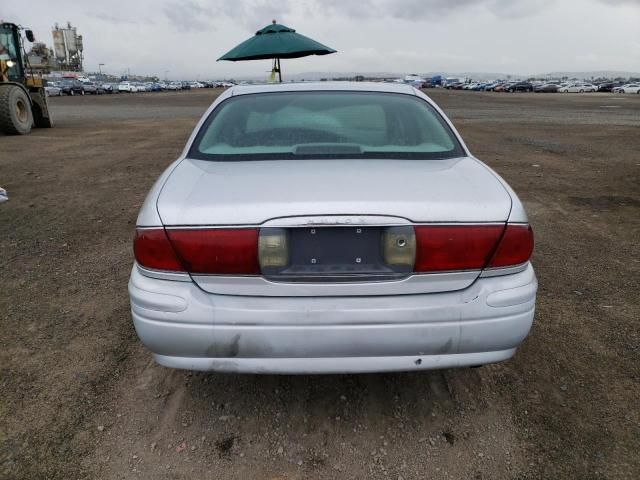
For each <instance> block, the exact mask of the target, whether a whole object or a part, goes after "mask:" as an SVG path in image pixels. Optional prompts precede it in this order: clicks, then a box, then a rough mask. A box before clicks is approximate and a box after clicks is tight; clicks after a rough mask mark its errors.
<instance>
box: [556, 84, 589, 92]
mask: <svg viewBox="0 0 640 480" xmlns="http://www.w3.org/2000/svg"><path fill="white" fill-rule="evenodd" d="M558 91H559V92H561V93H590V92H595V91H596V86H595V85H592V84H591V83H570V84H568V85H565V86H564V87H560V88H559V89H558Z"/></svg>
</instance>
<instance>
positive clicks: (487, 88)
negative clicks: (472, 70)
mask: <svg viewBox="0 0 640 480" xmlns="http://www.w3.org/2000/svg"><path fill="white" fill-rule="evenodd" d="M503 83H504V82H502V81H497V82H491V83H488V84H487V85H485V86H484V91H485V92H493V89H494V88H496V87H497V86H498V85H502V84H503Z"/></svg>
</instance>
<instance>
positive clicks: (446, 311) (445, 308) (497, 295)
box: [129, 265, 537, 373]
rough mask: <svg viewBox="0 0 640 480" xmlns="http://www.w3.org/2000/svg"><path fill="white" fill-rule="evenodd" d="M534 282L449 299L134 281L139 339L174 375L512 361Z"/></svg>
mask: <svg viewBox="0 0 640 480" xmlns="http://www.w3.org/2000/svg"><path fill="white" fill-rule="evenodd" d="M536 289H537V281H536V278H535V274H534V272H533V268H532V267H531V265H529V266H528V267H527V268H526V270H524V271H523V272H520V273H516V274H512V275H505V276H499V277H488V278H479V279H478V280H477V281H476V282H475V283H474V284H473V285H472V286H470V287H469V288H466V289H464V290H460V291H456V292H447V293H430V294H417V295H395V296H369V297H249V296H233V295H216V294H210V293H205V292H203V291H202V290H200V289H199V288H198V287H197V286H196V285H195V284H194V283H192V282H180V281H168V280H158V279H153V278H149V277H146V276H143V275H142V274H140V272H139V271H138V269H137V267H136V266H134V268H133V271H132V274H131V280H130V282H129V294H130V298H131V308H132V317H133V321H134V325H135V328H136V331H137V332H138V336H139V337H140V339H141V340H142V342H143V343H144V344H145V345H146V346H147V347H148V348H149V349H150V350H151V351H152V352H153V354H154V357H155V359H156V361H157V362H158V363H160V364H162V365H165V366H168V367H173V368H184V369H190V370H213V371H228V372H248V373H345V372H350V373H356V372H378V371H401V370H420V369H437V368H452V367H461V366H472V365H482V364H486V363H492V362H498V361H502V360H505V359H507V358H509V357H511V356H512V355H513V354H514V352H515V349H516V347H517V346H518V345H519V344H520V343H521V342H522V340H523V339H524V338H525V337H526V336H527V334H528V332H529V329H530V327H531V323H532V321H533V315H534V308H535V295H536Z"/></svg>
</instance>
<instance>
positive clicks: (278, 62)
mask: <svg viewBox="0 0 640 480" xmlns="http://www.w3.org/2000/svg"><path fill="white" fill-rule="evenodd" d="M276 62H277V64H278V79H279V80H280V83H282V71H281V70H280V59H279V58H276Z"/></svg>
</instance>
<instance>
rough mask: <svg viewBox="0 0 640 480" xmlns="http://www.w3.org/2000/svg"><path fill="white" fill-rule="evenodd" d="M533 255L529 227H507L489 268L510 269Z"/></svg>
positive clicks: (531, 232) (531, 231)
mask: <svg viewBox="0 0 640 480" xmlns="http://www.w3.org/2000/svg"><path fill="white" fill-rule="evenodd" d="M532 253H533V230H532V229H531V226H530V225H507V227H506V229H505V231H504V235H503V236H502V240H500V244H499V245H498V248H497V249H496V253H495V254H494V255H493V258H492V259H491V263H490V264H489V267H492V268H498V267H510V266H514V265H520V264H522V263H525V262H526V261H528V260H529V258H531V254H532Z"/></svg>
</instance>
